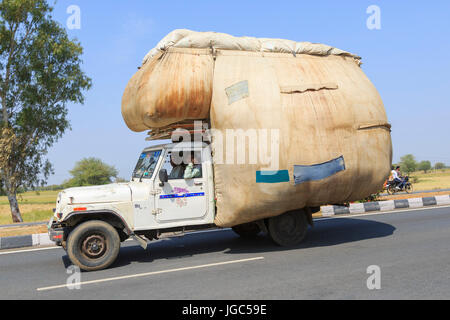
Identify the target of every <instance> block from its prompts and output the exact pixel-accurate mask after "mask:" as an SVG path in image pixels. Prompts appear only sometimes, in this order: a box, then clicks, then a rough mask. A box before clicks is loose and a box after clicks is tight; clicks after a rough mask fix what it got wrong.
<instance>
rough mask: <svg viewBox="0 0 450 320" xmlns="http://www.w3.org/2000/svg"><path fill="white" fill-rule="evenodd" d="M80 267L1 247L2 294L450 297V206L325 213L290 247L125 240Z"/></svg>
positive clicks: (220, 237)
mask: <svg viewBox="0 0 450 320" xmlns="http://www.w3.org/2000/svg"><path fill="white" fill-rule="evenodd" d="M371 266H372V267H371ZM373 266H375V268H378V270H379V274H377V276H379V277H378V278H377V279H379V280H380V281H379V283H378V284H379V287H377V288H373V286H372V287H371V288H372V289H369V288H368V285H367V283H368V278H370V277H372V278H371V279H372V280H369V282H370V283H372V284H373V283H375V282H373V279H374V278H373V276H374V274H373V273H372V271H370V270H373V268H374V267H373ZM368 268H369V271H370V272H369V273H368ZM72 271H73V268H72V267H71V263H70V261H69V259H68V258H67V256H66V254H65V251H64V250H63V249H61V248H53V247H50V248H29V249H23V250H9V251H0V288H1V289H0V299H152V300H153V299H239V300H240V299H243V300H252V299H450V207H435V208H428V209H416V210H405V211H396V212H392V213H382V214H370V215H367V214H365V215H359V216H347V217H339V218H322V219H319V220H316V221H315V227H314V228H312V229H310V230H309V234H308V237H307V239H306V241H305V242H304V243H303V244H302V245H300V246H298V247H296V248H289V249H286V248H280V247H277V246H275V245H274V244H272V242H271V240H270V239H269V238H268V237H265V236H259V237H258V238H257V239H253V240H244V239H241V238H239V237H238V236H237V235H235V234H234V233H233V231H231V230H229V229H225V230H217V231H210V232H199V233H194V234H189V235H186V236H184V237H179V238H173V239H164V240H159V241H156V242H151V243H150V244H149V246H148V249H147V250H143V249H142V248H141V247H139V246H138V245H137V244H136V243H135V242H133V241H127V242H125V243H123V244H122V248H121V251H120V254H119V258H118V260H117V261H116V263H115V264H113V265H112V267H110V268H109V269H107V270H102V271H97V272H81V273H80V274H76V273H72ZM78 280H79V281H80V282H81V284H80V285H79V286H78V288H76V287H75V288H74V287H72V286H67V284H69V285H70V284H73V283H76V282H75V281H78Z"/></svg>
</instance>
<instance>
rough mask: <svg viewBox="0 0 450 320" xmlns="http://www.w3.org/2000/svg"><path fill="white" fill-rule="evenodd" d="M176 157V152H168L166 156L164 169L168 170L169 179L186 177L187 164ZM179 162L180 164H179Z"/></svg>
mask: <svg viewBox="0 0 450 320" xmlns="http://www.w3.org/2000/svg"><path fill="white" fill-rule="evenodd" d="M179 162H180V160H178V157H176V155H175V153H174V154H172V152H168V153H167V155H166V157H165V158H164V163H163V165H162V169H166V170H167V175H168V176H169V180H175V179H184V171H185V170H186V165H185V164H184V163H183V161H181V163H179ZM178 163H179V164H178Z"/></svg>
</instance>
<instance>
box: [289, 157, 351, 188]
mask: <svg viewBox="0 0 450 320" xmlns="http://www.w3.org/2000/svg"><path fill="white" fill-rule="evenodd" d="M344 170H345V162H344V157H343V156H340V157H339V158H336V159H333V160H331V161H328V162H324V163H320V164H315V165H312V166H294V184H295V185H297V184H300V183H304V182H308V181H316V180H322V179H325V178H328V177H329V176H332V175H333V174H336V173H338V172H340V171H344Z"/></svg>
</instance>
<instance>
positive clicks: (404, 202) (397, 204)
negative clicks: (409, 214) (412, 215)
mask: <svg viewBox="0 0 450 320" xmlns="http://www.w3.org/2000/svg"><path fill="white" fill-rule="evenodd" d="M394 205H395V209H402V208H409V202H408V199H403V200H394Z"/></svg>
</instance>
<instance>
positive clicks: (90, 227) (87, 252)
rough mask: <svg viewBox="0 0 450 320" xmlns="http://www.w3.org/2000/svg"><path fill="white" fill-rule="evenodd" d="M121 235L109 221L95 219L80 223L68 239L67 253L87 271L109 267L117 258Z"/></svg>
mask: <svg viewBox="0 0 450 320" xmlns="http://www.w3.org/2000/svg"><path fill="white" fill-rule="evenodd" d="M119 249H120V237H119V234H118V233H117V230H116V229H114V227H113V226H111V225H110V224H109V223H107V222H104V221H100V220H93V221H88V222H84V223H82V224H80V225H79V226H78V227H76V228H75V230H73V231H72V232H71V233H70V234H69V238H68V239H67V254H68V256H69V258H70V260H71V261H72V263H74V264H75V265H77V266H79V267H80V269H82V270H86V271H95V270H101V269H105V268H107V267H109V266H110V265H111V264H112V263H113V262H114V261H115V260H116V258H117V256H118V254H119Z"/></svg>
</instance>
